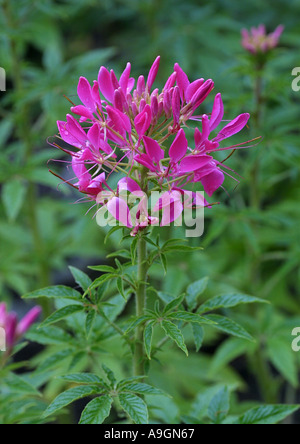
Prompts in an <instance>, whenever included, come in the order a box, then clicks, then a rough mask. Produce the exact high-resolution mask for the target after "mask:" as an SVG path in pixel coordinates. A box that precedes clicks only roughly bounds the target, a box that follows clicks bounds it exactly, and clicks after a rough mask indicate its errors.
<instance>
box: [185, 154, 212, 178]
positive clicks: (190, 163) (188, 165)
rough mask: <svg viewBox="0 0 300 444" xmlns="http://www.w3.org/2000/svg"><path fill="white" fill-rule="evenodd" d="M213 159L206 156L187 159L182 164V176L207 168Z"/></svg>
mask: <svg viewBox="0 0 300 444" xmlns="http://www.w3.org/2000/svg"><path fill="white" fill-rule="evenodd" d="M211 159H212V158H211V157H210V156H206V155H205V154H204V155H200V156H197V155H191V156H188V157H185V158H184V159H183V160H182V162H181V164H180V174H181V173H182V174H185V173H191V172H192V171H197V170H199V169H200V168H203V167H204V166H206V165H207V164H208V163H209V162H211Z"/></svg>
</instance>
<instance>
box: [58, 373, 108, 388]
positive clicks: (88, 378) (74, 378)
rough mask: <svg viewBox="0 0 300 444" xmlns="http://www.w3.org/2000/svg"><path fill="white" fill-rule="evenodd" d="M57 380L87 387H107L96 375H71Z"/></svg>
mask: <svg viewBox="0 0 300 444" xmlns="http://www.w3.org/2000/svg"><path fill="white" fill-rule="evenodd" d="M59 379H62V380H63V381H68V382H74V383H77V384H88V385H94V384H95V385H98V384H99V385H101V386H103V387H105V386H107V384H106V383H105V381H104V380H103V379H101V378H99V376H97V375H93V374H92V373H74V374H72V375H65V376H60V377H59Z"/></svg>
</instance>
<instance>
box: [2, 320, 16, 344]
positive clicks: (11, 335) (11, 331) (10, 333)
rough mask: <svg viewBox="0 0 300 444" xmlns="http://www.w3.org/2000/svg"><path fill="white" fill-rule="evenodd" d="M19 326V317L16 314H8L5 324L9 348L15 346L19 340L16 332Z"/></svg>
mask: <svg viewBox="0 0 300 444" xmlns="http://www.w3.org/2000/svg"><path fill="white" fill-rule="evenodd" d="M17 325H18V317H17V315H16V314H15V313H8V314H7V316H6V322H5V333H6V342H7V345H8V347H9V348H12V347H13V346H14V345H15V342H16V340H17V337H16V330H17Z"/></svg>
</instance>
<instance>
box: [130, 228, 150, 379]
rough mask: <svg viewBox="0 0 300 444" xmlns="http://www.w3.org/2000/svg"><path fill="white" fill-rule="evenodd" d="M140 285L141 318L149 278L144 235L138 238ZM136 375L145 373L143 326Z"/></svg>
mask: <svg viewBox="0 0 300 444" xmlns="http://www.w3.org/2000/svg"><path fill="white" fill-rule="evenodd" d="M137 249H138V286H137V291H136V316H137V317H138V318H140V317H141V316H143V315H144V312H145V309H146V307H147V279H148V276H147V275H148V260H147V259H148V258H147V242H146V239H145V237H144V236H143V235H140V237H139V240H138V247H137ZM133 361H134V375H135V376H143V375H144V374H145V353H144V345H143V327H142V326H139V327H137V329H136V345H135V351H134V359H133Z"/></svg>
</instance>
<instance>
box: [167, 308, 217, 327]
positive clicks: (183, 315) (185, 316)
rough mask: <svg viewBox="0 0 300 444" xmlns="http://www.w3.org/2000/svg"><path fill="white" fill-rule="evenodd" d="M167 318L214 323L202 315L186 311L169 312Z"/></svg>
mask: <svg viewBox="0 0 300 444" xmlns="http://www.w3.org/2000/svg"><path fill="white" fill-rule="evenodd" d="M168 319H173V320H176V321H182V322H190V323H195V324H200V325H212V326H213V325H214V324H215V323H214V322H213V321H212V320H210V319H207V318H206V317H204V316H200V315H198V314H196V313H188V312H187V311H177V312H175V313H171V314H169V315H168Z"/></svg>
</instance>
